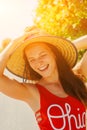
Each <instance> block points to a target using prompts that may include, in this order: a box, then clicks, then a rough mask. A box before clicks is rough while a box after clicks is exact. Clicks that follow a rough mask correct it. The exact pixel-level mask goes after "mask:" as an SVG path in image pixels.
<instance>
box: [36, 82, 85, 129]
mask: <svg viewBox="0 0 87 130" xmlns="http://www.w3.org/2000/svg"><path fill="white" fill-rule="evenodd" d="M37 88H38V90H39V93H40V110H38V111H37V112H36V113H35V116H36V120H37V122H38V125H39V128H40V130H86V109H85V107H84V105H83V104H82V103H81V102H80V101H79V100H77V99H75V98H74V97H71V96H67V97H65V98H61V97H58V96H55V95H54V94H52V93H51V92H49V91H48V90H47V89H46V88H44V87H43V86H41V85H38V84H37ZM39 119H40V120H39Z"/></svg>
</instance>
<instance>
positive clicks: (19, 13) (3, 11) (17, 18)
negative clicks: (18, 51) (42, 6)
mask: <svg viewBox="0 0 87 130" xmlns="http://www.w3.org/2000/svg"><path fill="white" fill-rule="evenodd" d="M36 6H37V0H0V43H1V42H2V40H3V39H5V38H11V39H14V38H16V37H18V36H20V35H21V34H23V31H24V29H25V28H26V27H27V26H30V25H33V17H34V9H35V8H36Z"/></svg>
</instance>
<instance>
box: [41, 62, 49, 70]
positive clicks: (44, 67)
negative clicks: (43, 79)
mask: <svg viewBox="0 0 87 130" xmlns="http://www.w3.org/2000/svg"><path fill="white" fill-rule="evenodd" d="M48 66H49V65H48V64H47V65H44V66H41V67H39V68H38V70H39V71H45V70H46V69H48Z"/></svg>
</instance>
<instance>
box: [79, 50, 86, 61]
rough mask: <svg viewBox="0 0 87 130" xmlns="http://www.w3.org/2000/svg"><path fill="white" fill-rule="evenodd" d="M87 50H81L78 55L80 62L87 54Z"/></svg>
mask: <svg viewBox="0 0 87 130" xmlns="http://www.w3.org/2000/svg"><path fill="white" fill-rule="evenodd" d="M86 51H87V50H86V49H81V50H80V51H79V52H78V53H79V55H78V61H79V60H81V58H82V57H83V55H84V53H85V52H86Z"/></svg>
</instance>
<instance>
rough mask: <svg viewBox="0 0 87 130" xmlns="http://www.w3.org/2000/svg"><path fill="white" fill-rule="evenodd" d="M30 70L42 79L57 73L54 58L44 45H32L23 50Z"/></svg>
mask: <svg viewBox="0 0 87 130" xmlns="http://www.w3.org/2000/svg"><path fill="white" fill-rule="evenodd" d="M25 54H26V57H27V60H28V62H29V64H30V66H31V68H32V69H33V70H34V71H36V72H37V73H38V74H40V75H41V76H42V77H44V78H45V77H50V76H53V75H54V74H55V73H57V66H56V61H55V56H54V54H53V52H52V51H51V49H50V48H49V47H48V46H47V45H46V44H44V43H32V44H31V45H28V46H27V48H26V49H25Z"/></svg>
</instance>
